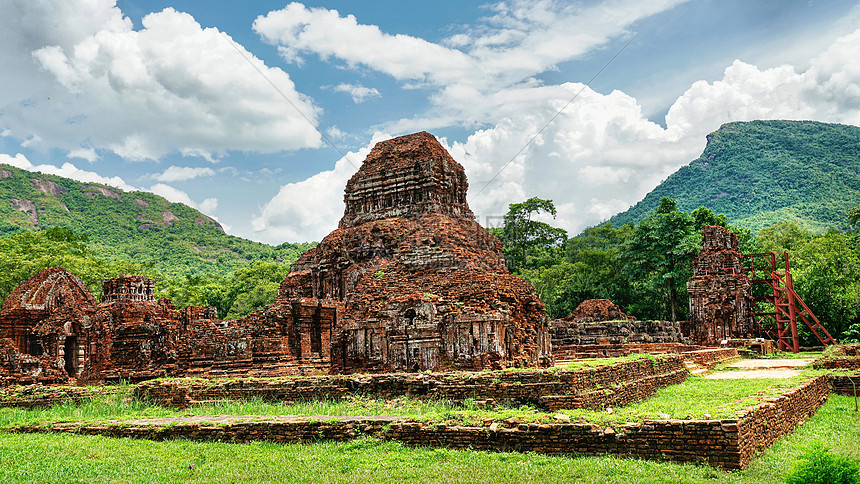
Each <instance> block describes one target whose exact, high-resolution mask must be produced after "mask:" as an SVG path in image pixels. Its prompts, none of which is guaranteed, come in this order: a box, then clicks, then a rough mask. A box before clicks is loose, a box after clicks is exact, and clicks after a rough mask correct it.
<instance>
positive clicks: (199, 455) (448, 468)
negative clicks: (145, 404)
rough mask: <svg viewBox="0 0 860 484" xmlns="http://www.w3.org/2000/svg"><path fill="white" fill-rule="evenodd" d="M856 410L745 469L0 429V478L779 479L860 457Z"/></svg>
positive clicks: (832, 406)
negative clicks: (809, 459) (811, 452)
mask: <svg viewBox="0 0 860 484" xmlns="http://www.w3.org/2000/svg"><path fill="white" fill-rule="evenodd" d="M853 410H854V403H853V399H850V398H848V397H842V396H838V395H832V396H831V397H830V398H829V400H828V402H827V403H826V404H825V405H824V406H822V408H821V409H820V410H819V411H818V413H817V414H816V415H815V416H814V417H812V418H810V419H809V420H808V421H807V422H806V423H805V424H804V425H803V426H801V427H800V428H798V429H797V430H796V431H795V432H794V433H793V434H791V435H789V436H787V437H785V438H783V439H780V440H779V441H777V442H776V443H775V444H774V445H773V446H772V447H771V448H770V449H769V450H767V451H766V452H765V453H764V454H763V455H762V456H761V457H760V458H758V459H756V460H755V461H753V463H752V464H751V466H750V468H749V469H747V470H745V471H739V472H737V471H736V472H726V471H721V470H718V469H713V468H710V467H706V466H695V465H678V464H671V463H657V462H647V461H641V460H634V459H620V458H615V457H549V456H542V455H537V454H519V453H503V452H500V453H494V452H475V451H454V450H447V449H427V448H420V449H410V448H406V447H404V446H402V445H400V444H398V443H392V442H378V441H375V440H373V439H364V440H359V441H354V442H349V443H325V442H322V443H316V444H310V445H277V444H268V443H253V444H223V443H198V442H188V441H169V442H160V443H159V442H150V441H142V440H128V439H111V438H106V437H89V436H78V435H69V434H62V435H55V434H39V435H18V434H5V433H0V482H6V483H18V482H21V483H23V482H28V483H29V482H44V483H55V482H56V483H60V482H63V483H71V482H135V483H137V482H140V483H149V482H153V483H154V482H216V483H229V482H237V483H238V482H358V483H362V482H368V483H371V482H373V483H376V482H439V483H448V482H452V483H453V482H486V483H513V482H526V483H528V482H540V483H547V482H580V483H624V484H633V483H649V482H672V483H701V482H708V483H723V482H727V483H776V482H781V480H782V476H783V475H784V474H785V472H786V471H787V470H788V468H789V467H790V466H791V464H792V462H793V460H794V458H795V456H796V455H797V454H798V453H799V452H800V450H801V449H802V448H803V447H804V446H805V445H808V444H810V443H812V442H816V441H821V442H824V443H825V445H827V446H829V447H830V448H831V449H833V450H834V451H837V452H839V453H842V454H848V455H851V456H852V457H853V458H854V459H860V446H857V442H858V441H860V415H858V414H856V413H854V412H853Z"/></svg>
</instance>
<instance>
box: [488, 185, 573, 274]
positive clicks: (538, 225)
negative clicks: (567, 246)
mask: <svg viewBox="0 0 860 484" xmlns="http://www.w3.org/2000/svg"><path fill="white" fill-rule="evenodd" d="M541 214H548V215H552V218H555V216H556V210H555V205H553V203H552V200H543V199H540V198H537V197H532V198H529V199H528V200H526V201H525V202H522V203H512V204H510V205H509V206H508V213H507V214H505V227H504V230H503V231H502V239H503V241H504V245H505V256H506V259H508V260H509V261H510V266H511V268H512V269H517V268H522V269H525V268H527V267H529V266H530V265H531V266H535V265H551V264H553V263H555V260H554V259H555V257H557V251H558V249H560V248H561V246H562V245H563V244H564V241H565V240H567V232H566V231H565V230H564V229H560V228H556V227H553V226H551V225H549V224H548V223H546V222H540V221H538V220H536V218H537V217H539V216H540V215H541Z"/></svg>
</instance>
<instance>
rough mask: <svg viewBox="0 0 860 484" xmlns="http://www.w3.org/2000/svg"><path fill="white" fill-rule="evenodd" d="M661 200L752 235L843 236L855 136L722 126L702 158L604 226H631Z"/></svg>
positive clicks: (813, 128)
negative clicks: (775, 229) (773, 231)
mask: <svg viewBox="0 0 860 484" xmlns="http://www.w3.org/2000/svg"><path fill="white" fill-rule="evenodd" d="M661 197H669V198H673V199H676V200H677V201H678V208H679V209H681V210H685V211H691V210H693V209H695V208H697V207H700V206H705V207H708V208H710V209H711V210H713V211H714V212H716V213H723V214H725V215H726V216H727V217H728V218H729V220H731V221H732V222H733V223H735V224H737V225H738V226H741V227H746V228H749V229H750V230H753V231H757V230H759V229H761V228H763V227H767V226H770V225H774V224H776V223H779V222H784V221H795V222H798V223H800V224H801V225H803V226H805V227H807V228H809V229H811V230H814V231H825V230H827V229H828V228H838V229H841V230H844V229H846V228H847V221H846V218H845V212H846V210H848V209H850V208H851V207H854V206H856V205H857V204H858V203H860V128H858V127H856V126H846V125H840V124H827V123H818V122H812V121H750V122H734V123H727V124H724V125H723V126H722V127H720V129H719V130H717V131H715V132H714V133H711V134H710V135H709V136H708V144H707V146H706V147H705V150H704V152H703V153H702V155H701V156H700V157H699V158H698V159H696V160H693V161H692V162H691V163H690V164H689V165H687V166H685V167H682V168H681V169H680V170H678V171H677V172H675V173H674V174H672V175H670V176H669V178H667V179H666V181H664V182H663V183H661V184H660V185H659V186H657V188H655V189H654V190H653V191H651V193H649V194H648V195H646V196H645V198H644V199H643V200H642V201H640V202H639V203H637V204H636V205H635V206H633V207H632V208H630V209H629V210H627V211H626V212H622V213H620V214H618V215H615V216H614V217H612V218H611V219H610V222H612V224H613V226H615V227H620V226H622V225H624V224H625V223H627V222H637V223H638V222H639V221H640V220H642V219H643V218H645V217H646V216H647V215H648V214H649V213H650V211H651V210H653V209H654V207H655V206H657V204H658V203H659V201H660V198H661Z"/></svg>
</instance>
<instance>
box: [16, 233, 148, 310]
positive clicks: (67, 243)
mask: <svg viewBox="0 0 860 484" xmlns="http://www.w3.org/2000/svg"><path fill="white" fill-rule="evenodd" d="M50 267H62V268H64V269H66V270H67V271H69V272H71V273H73V274H75V275H76V276H78V277H79V278H80V279H81V281H83V283H84V284H86V285H87V286H88V287H89V288H90V290H91V291H92V292H93V294H95V295H96V296H97V297H98V296H99V295H101V289H102V288H101V281H102V280H103V279H108V278H111V277H117V276H121V275H127V274H142V275H150V276H151V275H152V273H151V270H150V268H149V267H148V266H147V265H144V264H138V263H135V262H131V261H127V260H118V261H109V260H105V259H102V258H99V257H95V256H94V255H92V253H91V251H90V249H89V242H88V238H87V236H86V235H84V234H76V233H74V232H72V231H71V230H69V229H67V228H65V227H54V228H51V229H49V230H39V231H34V232H18V233H15V234H12V235H8V236H5V237H0V297H2V299H5V298H6V297H7V296H8V295H9V293H11V292H12V291H13V290H15V288H16V287H18V286H19V285H20V284H21V283H23V282H24V281H26V280H27V279H29V278H30V277H33V276H34V275H36V273H38V272H39V271H42V270H44V269H48V268H50Z"/></svg>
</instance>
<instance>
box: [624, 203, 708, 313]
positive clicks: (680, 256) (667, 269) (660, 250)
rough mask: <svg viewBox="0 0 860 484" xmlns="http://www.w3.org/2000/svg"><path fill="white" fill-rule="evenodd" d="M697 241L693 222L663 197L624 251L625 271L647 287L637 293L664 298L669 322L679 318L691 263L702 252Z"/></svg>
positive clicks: (699, 237)
mask: <svg viewBox="0 0 860 484" xmlns="http://www.w3.org/2000/svg"><path fill="white" fill-rule="evenodd" d="M700 239H701V235H700V234H699V233H698V232H697V231H696V230H695V221H694V220H693V218H692V217H690V215H689V214H687V213H685V212H682V211H681V210H678V208H677V203H676V201H675V200H673V199H671V198H667V197H663V198H662V199H660V203H659V205H658V206H657V208H656V209H655V211H654V213H652V214H651V215H649V216H647V217H645V218H644V219H643V220H642V222H641V223H640V224H639V225H638V226H637V227H636V229H635V230H634V232H633V236H632V238H631V240H630V242H629V243H628V244H627V246H626V247H625V249H624V253H623V255H622V257H623V259H624V260H625V262H626V265H625V270H626V271H627V273H628V274H629V275H630V277H631V278H633V279H634V280H635V281H636V282H637V283H638V284H639V285H640V286H641V285H643V284H644V285H645V286H646V287H641V288H640V290H647V289H648V288H649V287H648V286H650V288H651V289H652V290H656V291H657V292H660V293H662V294H663V298H662V299H663V300H665V301H667V306H668V315H669V317H670V318H671V320H672V321H677V320H678V319H679V317H680V315H681V312H682V305H681V297H682V295H684V294H686V282H687V280H688V279H689V278H690V277H691V275H692V261H693V259H694V258H695V257H696V255H697V254H698V253H699V252H700V251H701V249H702V247H701V246H700V245H699V240H700ZM685 306H686V305H685Z"/></svg>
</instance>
